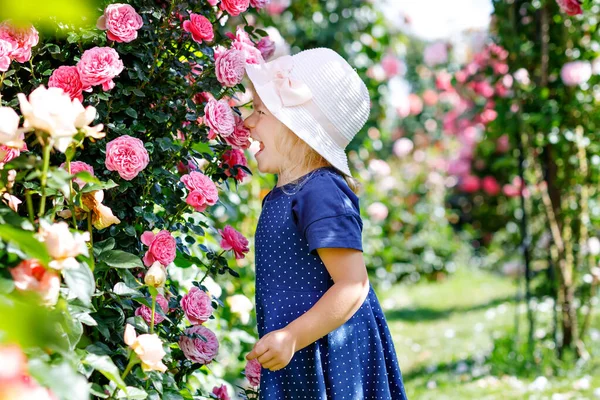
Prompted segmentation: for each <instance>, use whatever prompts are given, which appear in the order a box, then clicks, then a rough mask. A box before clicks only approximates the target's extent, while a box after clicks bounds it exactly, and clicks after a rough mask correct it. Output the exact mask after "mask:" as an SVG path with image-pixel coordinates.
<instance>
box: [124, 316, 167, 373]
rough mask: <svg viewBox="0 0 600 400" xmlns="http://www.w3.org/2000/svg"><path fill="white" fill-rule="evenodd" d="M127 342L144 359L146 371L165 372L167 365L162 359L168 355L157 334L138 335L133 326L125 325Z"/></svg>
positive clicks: (143, 366) (143, 363)
mask: <svg viewBox="0 0 600 400" xmlns="http://www.w3.org/2000/svg"><path fill="white" fill-rule="evenodd" d="M123 339H124V341H125V344H126V345H128V346H129V347H130V348H131V349H132V350H133V351H134V352H135V354H137V356H138V357H139V358H140V360H141V361H142V369H143V370H144V371H159V372H165V371H166V370H167V366H166V365H165V364H163V362H162V359H163V357H164V356H165V355H166V353H165V350H164V349H163V344H162V341H161V340H160V338H159V337H158V335H157V334H155V333H153V334H143V335H140V336H136V333H135V329H134V328H133V326H131V325H129V324H127V325H126V326H125V335H124V337H123Z"/></svg>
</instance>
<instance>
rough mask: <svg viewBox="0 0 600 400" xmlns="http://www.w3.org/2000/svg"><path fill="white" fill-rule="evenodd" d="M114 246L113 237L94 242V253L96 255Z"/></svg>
mask: <svg viewBox="0 0 600 400" xmlns="http://www.w3.org/2000/svg"><path fill="white" fill-rule="evenodd" d="M114 248H115V238H112V237H110V238H108V239H106V240H103V241H101V242H97V243H94V255H96V257H97V256H98V255H100V254H101V253H103V252H105V251H108V250H112V249H114Z"/></svg>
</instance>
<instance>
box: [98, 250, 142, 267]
mask: <svg viewBox="0 0 600 400" xmlns="http://www.w3.org/2000/svg"><path fill="white" fill-rule="evenodd" d="M98 261H102V262H104V263H106V264H108V265H110V266H111V267H114V268H143V267H144V264H143V263H142V260H141V259H140V258H139V257H138V256H136V255H133V254H131V253H127V252H125V251H122V250H109V251H104V252H102V253H101V254H100V255H99V256H98Z"/></svg>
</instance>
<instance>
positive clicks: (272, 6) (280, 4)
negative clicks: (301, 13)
mask: <svg viewBox="0 0 600 400" xmlns="http://www.w3.org/2000/svg"><path fill="white" fill-rule="evenodd" d="M291 4H292V1H291V0H271V2H270V3H269V4H267V7H266V9H267V13H268V14H269V15H281V13H283V12H284V11H285V10H286V8H288V7H289V6H290V5H291Z"/></svg>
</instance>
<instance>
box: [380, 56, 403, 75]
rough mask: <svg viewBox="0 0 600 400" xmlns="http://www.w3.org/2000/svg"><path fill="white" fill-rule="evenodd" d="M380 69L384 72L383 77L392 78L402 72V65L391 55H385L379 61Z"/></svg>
mask: <svg viewBox="0 0 600 400" xmlns="http://www.w3.org/2000/svg"><path fill="white" fill-rule="evenodd" d="M381 68H383V71H384V72H385V75H386V76H387V77H388V79H389V78H392V77H394V76H396V75H398V74H400V73H402V72H403V71H404V64H402V61H400V60H399V59H398V58H397V57H396V56H394V55H393V54H386V55H385V56H384V57H383V58H382V59H381Z"/></svg>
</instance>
